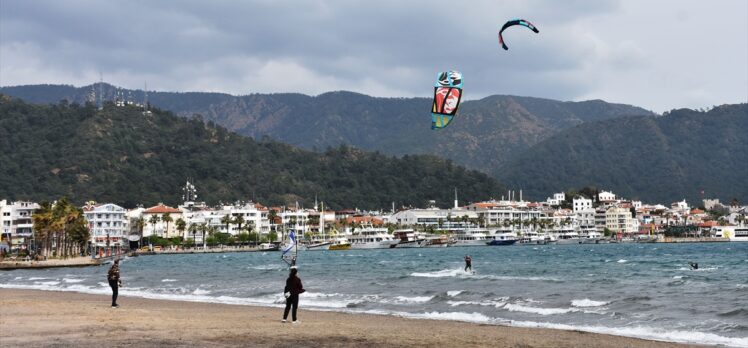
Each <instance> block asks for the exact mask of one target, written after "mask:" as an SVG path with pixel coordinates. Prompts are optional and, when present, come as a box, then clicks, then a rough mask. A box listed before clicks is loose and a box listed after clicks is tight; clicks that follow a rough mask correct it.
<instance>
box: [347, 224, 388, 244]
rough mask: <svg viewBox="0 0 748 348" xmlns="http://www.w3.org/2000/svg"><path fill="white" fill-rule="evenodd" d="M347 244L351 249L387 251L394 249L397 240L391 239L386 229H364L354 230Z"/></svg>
mask: <svg viewBox="0 0 748 348" xmlns="http://www.w3.org/2000/svg"><path fill="white" fill-rule="evenodd" d="M348 242H349V243H351V249H388V248H394V247H395V245H396V244H397V243H398V240H395V239H394V238H392V236H391V235H390V234H389V233H387V229H386V228H383V227H382V228H378V227H364V228H361V229H357V230H354V231H353V234H351V235H350V236H348Z"/></svg>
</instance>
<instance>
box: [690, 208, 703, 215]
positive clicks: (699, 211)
mask: <svg viewBox="0 0 748 348" xmlns="http://www.w3.org/2000/svg"><path fill="white" fill-rule="evenodd" d="M691 214H693V215H696V214H704V211H703V210H701V209H699V208H693V210H691Z"/></svg>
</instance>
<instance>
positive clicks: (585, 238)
mask: <svg viewBox="0 0 748 348" xmlns="http://www.w3.org/2000/svg"><path fill="white" fill-rule="evenodd" d="M602 239H603V234H602V233H600V232H597V231H594V232H592V231H590V232H588V233H587V234H583V235H580V241H579V242H580V243H582V244H600V241H601V240H602Z"/></svg>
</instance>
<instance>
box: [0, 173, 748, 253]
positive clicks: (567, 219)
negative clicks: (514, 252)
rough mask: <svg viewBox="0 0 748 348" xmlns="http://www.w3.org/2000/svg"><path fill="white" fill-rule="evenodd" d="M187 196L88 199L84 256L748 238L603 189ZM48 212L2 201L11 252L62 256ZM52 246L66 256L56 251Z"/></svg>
mask: <svg viewBox="0 0 748 348" xmlns="http://www.w3.org/2000/svg"><path fill="white" fill-rule="evenodd" d="M182 190H183V192H184V195H183V199H184V202H183V203H182V204H180V205H178V206H177V207H171V206H168V205H165V204H162V203H159V204H157V205H155V206H152V207H137V208H134V209H126V208H124V207H121V206H119V205H117V204H114V203H96V202H87V203H86V204H85V205H84V206H82V207H80V208H81V211H82V212H83V217H84V218H85V226H86V227H87V232H88V238H87V240H86V243H85V245H83V246H82V247H81V248H80V250H79V252H80V253H81V254H82V255H84V256H88V255H90V256H92V257H94V258H95V257H107V256H112V255H117V254H122V253H125V252H130V251H140V252H178V251H185V250H190V251H194V250H203V251H207V250H211V249H216V248H218V249H226V248H243V249H253V250H257V249H258V248H259V249H261V250H274V249H277V248H278V247H279V246H280V245H281V244H282V243H285V242H286V240H287V236H288V234H289V232H290V231H294V232H295V234H296V235H297V236H299V237H298V240H299V244H300V245H302V246H303V247H305V248H308V249H309V250H313V249H324V250H328V249H333V250H334V249H336V248H337V249H348V248H354V249H356V248H364V249H369V248H395V247H445V246H478V245H511V244H551V243H557V244H600V243H621V242H720V241H725V242H727V241H748V227H746V221H747V220H748V219H746V217H747V215H748V206H745V205H743V206H741V205H739V204H738V202H737V201H733V202H730V204H727V205H725V204H723V203H721V202H719V200H717V199H704V200H703V202H700V203H702V204H703V205H701V207H693V206H692V205H690V204H689V203H688V202H686V201H685V200H683V201H679V202H673V203H671V204H669V205H663V204H646V203H643V202H641V201H636V200H627V199H625V198H622V197H617V196H616V195H615V194H614V193H612V192H609V191H599V192H596V194H594V197H586V195H585V194H582V193H580V194H577V195H576V196H574V197H568V196H567V195H566V194H565V193H554V194H553V195H552V197H549V198H547V199H546V200H545V201H527V200H524V199H523V197H522V193H521V191H520V192H514V191H508V192H507V193H506V195H505V196H502V197H501V198H500V199H498V200H489V201H483V202H473V203H470V204H467V205H460V204H459V200H458V197H457V192H456V190H455V200H454V204H453V206H452V207H450V208H439V207H437V205H436V202H434V201H430V202H426V206H424V207H421V208H412V207H401V208H395V207H394V204H393V207H392V208H391V209H390V210H389V211H385V210H382V211H361V210H358V209H344V210H329V209H325V207H324V203H323V202H317V201H316V200H315V204H314V206H312V207H303V206H300V205H299V204H298V203H297V204H294V205H290V206H274V207H268V206H265V205H263V204H261V203H259V202H251V201H250V202H236V203H233V204H221V205H219V206H212V207H211V206H207V205H206V204H205V203H203V202H199V201H198V200H197V189H196V187H195V185H194V184H192V183H190V182H189V181H188V182H187V183H186V185H185V186H184V187H183V188H182ZM52 206H53V207H54V203H53V204H52ZM39 209H40V204H39V203H36V202H26V201H16V202H9V201H7V200H0V212H1V215H2V216H1V218H2V242H0V250H1V251H2V254H3V255H7V256H11V255H12V256H15V258H16V259H17V258H18V257H19V256H20V257H21V258H24V257H25V258H26V259H29V257H33V256H36V257H37V258H39V257H40V256H44V258H49V257H60V256H61V255H57V254H56V253H55V252H54V251H53V252H46V251H45V252H42V250H41V248H40V241H39V239H40V236H39V233H38V231H37V230H36V229H37V228H39V222H38V221H36V222H35V218H34V216H35V214H36V213H37V212H38V211H39ZM37 220H38V219H37ZM49 232H50V233H51V234H54V235H53V236H52V238H51V240H52V241H51V243H52V244H56V243H58V241H60V239H59V238H57V237H58V236H57V235H56V232H57V231H54V230H49ZM59 232H60V233H61V232H62V231H59ZM46 238H47V239H48V240H49V239H50V238H49V236H47V237H46ZM59 243H61V242H59ZM48 249H50V250H58V248H56V247H55V245H51V246H48ZM65 256H67V255H65Z"/></svg>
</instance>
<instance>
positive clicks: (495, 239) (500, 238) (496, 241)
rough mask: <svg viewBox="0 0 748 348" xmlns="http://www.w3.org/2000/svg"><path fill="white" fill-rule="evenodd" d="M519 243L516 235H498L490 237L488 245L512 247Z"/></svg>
mask: <svg viewBox="0 0 748 348" xmlns="http://www.w3.org/2000/svg"><path fill="white" fill-rule="evenodd" d="M514 243H517V236H516V235H515V234H514V233H496V234H494V235H491V236H489V237H488V241H487V242H486V244H487V245H512V244H514Z"/></svg>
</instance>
